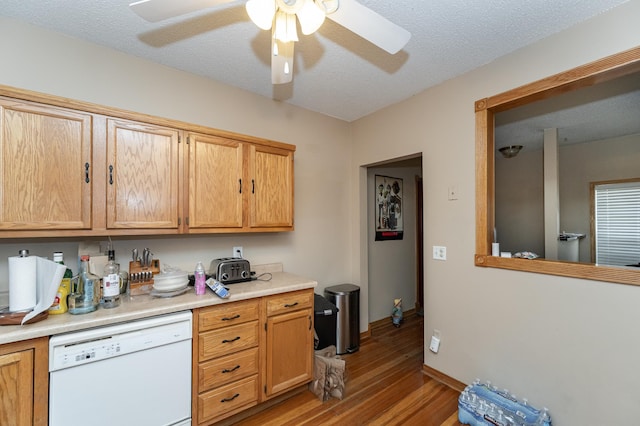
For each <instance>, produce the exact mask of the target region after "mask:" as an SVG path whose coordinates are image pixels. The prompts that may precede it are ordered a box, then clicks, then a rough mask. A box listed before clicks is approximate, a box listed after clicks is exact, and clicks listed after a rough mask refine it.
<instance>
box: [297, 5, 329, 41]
mask: <svg viewBox="0 0 640 426" xmlns="http://www.w3.org/2000/svg"><path fill="white" fill-rule="evenodd" d="M296 15H298V20H299V21H300V29H301V30H302V34H304V35H309V34H313V33H315V32H316V31H318V29H319V28H320V27H321V26H322V23H323V22H324V18H325V16H326V15H325V13H324V11H323V10H322V9H321V8H320V7H319V6H318V5H317V4H316V2H315V1H314V0H304V4H303V5H302V8H301V9H300V10H299V11H298V12H296Z"/></svg>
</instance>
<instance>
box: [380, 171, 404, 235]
mask: <svg viewBox="0 0 640 426" xmlns="http://www.w3.org/2000/svg"><path fill="white" fill-rule="evenodd" d="M374 184H375V193H376V196H375V203H376V205H375V211H376V221H375V225H374V227H375V230H376V241H385V240H401V239H402V235H403V233H404V226H403V223H402V179H400V178H394V177H389V176H381V175H375V183H374Z"/></svg>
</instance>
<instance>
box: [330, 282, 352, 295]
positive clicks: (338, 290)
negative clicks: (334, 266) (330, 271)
mask: <svg viewBox="0 0 640 426" xmlns="http://www.w3.org/2000/svg"><path fill="white" fill-rule="evenodd" d="M324 291H325V293H331V294H340V295H342V294H349V293H356V292H358V293H359V292H360V287H358V286H357V285H355V284H338V285H334V286H331V287H327V288H325V289H324Z"/></svg>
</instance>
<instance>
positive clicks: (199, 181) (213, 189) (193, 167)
mask: <svg viewBox="0 0 640 426" xmlns="http://www.w3.org/2000/svg"><path fill="white" fill-rule="evenodd" d="M187 141H188V147H189V162H188V163H189V172H188V174H189V179H188V180H189V183H188V185H189V189H188V193H189V202H188V203H189V204H188V205H189V224H188V225H189V229H190V230H195V231H196V232H197V231H199V230H203V229H214V230H215V229H218V228H234V229H236V230H237V229H238V228H242V223H243V191H246V189H247V188H246V187H247V185H246V184H245V185H244V186H245V187H244V188H243V183H244V182H243V159H244V154H243V150H244V144H243V143H241V142H238V141H235V140H232V139H225V138H220V137H216V136H208V135H200V134H195V133H191V134H189V135H188V136H187Z"/></svg>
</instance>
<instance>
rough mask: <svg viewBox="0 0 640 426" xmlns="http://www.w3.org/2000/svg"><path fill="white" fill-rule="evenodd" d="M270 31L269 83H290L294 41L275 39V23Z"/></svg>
mask: <svg viewBox="0 0 640 426" xmlns="http://www.w3.org/2000/svg"><path fill="white" fill-rule="evenodd" d="M271 31H272V36H271V83H272V84H286V83H291V81H292V80H293V48H294V43H295V42H294V41H288V42H283V41H280V40H276V38H275V25H274V28H273V29H272V30H271Z"/></svg>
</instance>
